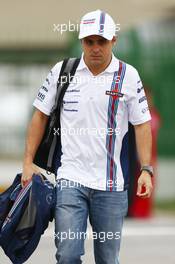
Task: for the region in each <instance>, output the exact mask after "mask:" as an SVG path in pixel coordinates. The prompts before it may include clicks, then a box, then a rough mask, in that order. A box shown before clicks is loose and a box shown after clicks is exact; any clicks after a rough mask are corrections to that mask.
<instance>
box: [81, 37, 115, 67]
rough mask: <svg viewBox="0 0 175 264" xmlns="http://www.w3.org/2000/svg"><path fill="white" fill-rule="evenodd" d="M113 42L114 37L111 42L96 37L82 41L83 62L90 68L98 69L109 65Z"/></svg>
mask: <svg viewBox="0 0 175 264" xmlns="http://www.w3.org/2000/svg"><path fill="white" fill-rule="evenodd" d="M115 41H116V38H115V37H113V39H112V40H107V39H105V38H103V37H101V36H96V35H92V36H88V37H86V38H84V39H82V48H83V52H84V60H85V62H86V63H87V64H88V65H89V66H91V67H99V66H100V65H104V64H105V63H109V62H110V60H111V53H112V47H113V45H114V43H115Z"/></svg>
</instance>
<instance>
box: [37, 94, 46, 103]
mask: <svg viewBox="0 0 175 264" xmlns="http://www.w3.org/2000/svg"><path fill="white" fill-rule="evenodd" d="M44 98H45V94H42V93H41V92H39V93H38V95H37V99H38V100H40V101H41V102H42V101H43V100H44Z"/></svg>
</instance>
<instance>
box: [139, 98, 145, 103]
mask: <svg viewBox="0 0 175 264" xmlns="http://www.w3.org/2000/svg"><path fill="white" fill-rule="evenodd" d="M145 100H146V96H143V97H141V98H140V99H139V104H140V103H142V102H144V101H145Z"/></svg>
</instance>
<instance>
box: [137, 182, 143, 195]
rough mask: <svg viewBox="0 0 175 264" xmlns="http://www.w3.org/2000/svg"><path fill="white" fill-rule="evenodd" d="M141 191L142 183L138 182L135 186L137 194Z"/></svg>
mask: <svg viewBox="0 0 175 264" xmlns="http://www.w3.org/2000/svg"><path fill="white" fill-rule="evenodd" d="M141 192H142V183H141V182H138V186H137V195H140V194H141Z"/></svg>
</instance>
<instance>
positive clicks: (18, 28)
mask: <svg viewBox="0 0 175 264" xmlns="http://www.w3.org/2000/svg"><path fill="white" fill-rule="evenodd" d="M96 9H102V10H105V11H106V12H108V13H109V14H110V15H111V16H112V17H113V18H114V20H115V22H116V23H117V24H119V25H120V31H119V32H118V40H117V45H116V47H115V48H114V54H115V55H116V56H117V57H118V58H119V59H121V60H123V61H125V62H127V63H129V64H132V65H133V66H134V67H136V68H137V70H138V71H139V73H140V76H141V79H142V81H143V83H144V86H145V88H146V90H147V96H148V97H149V104H150V107H151V109H152V115H153V121H152V131H153V133H154V150H153V152H154V153H153V161H152V162H153V164H154V165H155V167H156V173H155V179H154V181H155V191H154V194H153V197H152V198H151V200H150V201H149V204H148V203H147V204H145V205H144V204H142V203H141V204H140V201H136V200H135V198H134V196H133V194H132V195H131V196H132V204H131V211H130V217H133V218H135V217H150V216H153V217H159V216H161V217H164V216H170V217H174V216H175V176H174V175H175V107H174V100H175V87H174V85H175V0H168V1H165V0H148V1H143V0H128V1H121V0H118V1H111V0H108V1H104V0H101V1H99V0H97V1H95V2H94V1H86V0H84V1H80V0H75V1H74V2H65V1H55V0H50V1H45V2H43V1H41V0H38V1H34V0H31V1H22V0H16V1H11V2H10V1H1V8H0V191H3V190H4V189H5V188H7V186H8V185H9V184H10V183H11V182H12V180H13V178H14V176H15V175H16V173H17V172H20V171H21V168H22V157H23V152H24V142H25V134H26V129H27V125H28V122H29V120H30V118H31V116H32V112H33V107H32V102H33V100H34V98H35V96H36V95H37V92H38V89H39V88H40V86H41V85H42V83H43V82H44V80H45V78H46V76H47V74H48V72H49V71H50V69H51V68H52V67H53V65H54V64H56V62H58V61H60V60H62V59H63V58H65V57H76V56H80V55H81V46H80V43H79V41H78V40H77V32H76V30H74V28H73V27H74V26H73V25H78V24H79V21H80V18H81V17H82V15H84V14H85V13H87V12H89V11H92V10H96ZM72 24H73V25H72ZM61 25H63V26H62V27H63V28H62V29H63V30H65V32H62V33H61V32H60V30H58V29H60V26H61ZM71 25H72V26H71ZM133 174H134V170H133ZM131 185H132V186H133V185H134V184H133V183H132V184H131ZM133 190H134V188H133V189H132V190H131V191H133ZM139 207H140V208H142V209H143V210H142V211H144V208H145V210H146V212H147V213H145V215H144V213H143V214H142V213H139V212H138V214H137V213H134V212H137V210H138V208H139ZM138 211H139V210H138ZM174 219H175V218H174ZM4 263H5V262H4ZM134 263H137V262H134ZM138 263H139V262H138ZM149 263H152V262H149ZM153 263H156V262H153ZM167 263H175V262H167Z"/></svg>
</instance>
